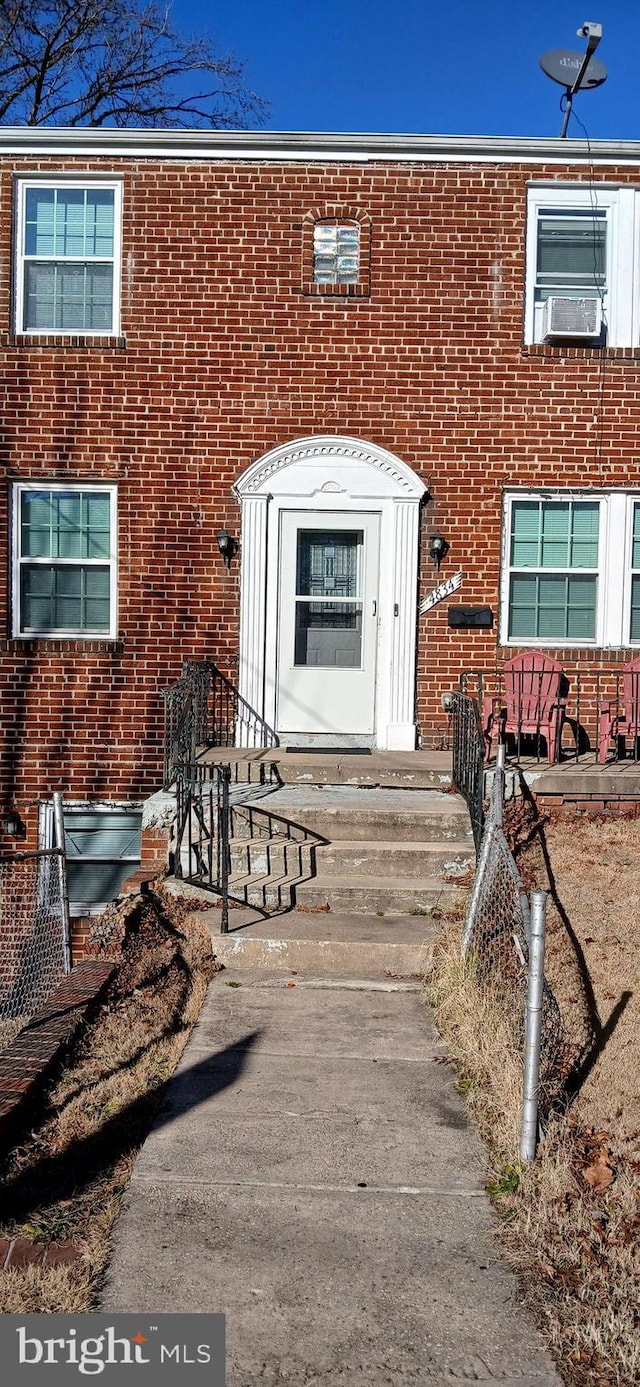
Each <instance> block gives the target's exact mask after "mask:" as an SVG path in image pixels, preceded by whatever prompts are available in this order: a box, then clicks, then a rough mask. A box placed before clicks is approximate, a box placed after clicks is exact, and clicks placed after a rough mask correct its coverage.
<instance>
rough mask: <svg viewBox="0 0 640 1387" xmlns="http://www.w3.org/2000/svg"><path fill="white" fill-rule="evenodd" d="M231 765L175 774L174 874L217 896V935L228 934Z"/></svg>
mask: <svg viewBox="0 0 640 1387" xmlns="http://www.w3.org/2000/svg"><path fill="white" fill-rule="evenodd" d="M230 785H231V766H230V765H218V764H216V763H209V764H206V765H200V766H197V767H196V768H195V774H194V775H193V776H191V777H190V776H187V775H184V774H182V772H180V771H178V773H177V775H176V809H177V812H176V837H175V847H174V859H173V875H174V876H175V877H178V878H180V879H183V880H185V881H188V882H190V883H191V884H192V885H194V886H203V887H205V889H206V890H209V891H215V892H216V894H217V895H219V897H220V911H221V914H220V932H221V934H228V932H229V872H230V862H231V847H230V838H231V831H230V825H231V813H230V808H229V789H230Z"/></svg>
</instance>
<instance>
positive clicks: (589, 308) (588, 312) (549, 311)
mask: <svg viewBox="0 0 640 1387" xmlns="http://www.w3.org/2000/svg"><path fill="white" fill-rule="evenodd" d="M601 328H602V300H601V299H600V298H599V297H598V296H597V295H596V294H593V295H591V296H590V297H589V298H583V299H569V298H564V297H562V296H561V295H559V294H551V295H550V296H549V298H548V299H546V300H545V303H544V307H543V312H542V338H543V341H544V342H553V341H554V339H555V338H556V337H563V338H565V339H566V338H568V337H572V338H576V339H578V340H582V339H584V338H589V337H599V336H600V331H601Z"/></svg>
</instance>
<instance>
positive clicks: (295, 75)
mask: <svg viewBox="0 0 640 1387" xmlns="http://www.w3.org/2000/svg"><path fill="white" fill-rule="evenodd" d="M173 18H174V21H175V22H176V24H177V25H178V26H179V27H180V28H181V29H182V30H192V31H197V30H206V31H207V32H209V33H210V34H211V35H212V36H213V37H214V38H215V40H216V42H217V45H218V48H219V50H225V51H229V50H231V51H233V52H234V53H235V55H236V57H238V58H242V59H244V60H245V63H246V68H245V75H246V80H247V84H248V85H249V86H251V87H253V88H254V90H256V91H257V92H259V94H260V95H261V96H263V97H265V98H266V99H267V100H269V101H270V103H271V111H270V115H269V119H268V122H267V128H268V129H272V130H309V131H313V130H327V131H330V130H345V131H363V132H366V131H369V132H387V133H398V134H453V135H456V134H460V135H462V134H473V135H533V136H555V135H558V134H559V132H560V127H561V124H562V117H561V114H560V111H559V106H558V103H559V100H560V97H561V95H562V88H561V87H559V86H557V85H556V84H555V83H553V82H551V81H550V80H549V78H547V77H545V76H544V74H543V73H542V72H541V70H540V68H539V66H538V58H539V56H540V54H541V53H543V52H544V51H545V50H547V49H553V48H568V49H575V50H581V49H584V47H585V43H584V40H583V39H578V38H577V36H576V30H577V29H578V27H579V26H580V25H581V24H582V23H584V21H586V20H597V21H599V22H600V23H601V24H602V26H603V30H604V33H603V39H602V42H601V44H600V48H599V50H598V55H597V56H598V58H599V59H600V60H601V61H602V62H604V64H605V66H606V67H607V69H608V72H609V77H608V81H607V82H606V83H605V85H604V86H603V87H601V88H599V89H598V90H597V91H593V92H587V93H584V94H583V95H582V96H579V97H576V101H575V110H576V112H577V114H578V115H579V116H580V119H581V120H582V121H583V122H584V124H585V126H586V128H587V130H588V132H589V135H590V137H591V138H593V139H640V81H639V74H640V23H639V22H638V20H639V15H638V7H637V0H604V3H601V0H597V3H593V4H592V3H591V0H589V5H587V3H586V0H571V3H567V0H531V3H530V4H527V3H523V0H488V3H487V4H486V5H482V4H476V3H472V2H471V0H442V3H439V4H437V5H436V4H434V3H432V0H395V3H393V0H387V3H385V4H382V3H381V0H239V2H238V0H236V3H232V0H218V2H217V3H216V4H214V5H211V3H210V2H209V3H207V0H173ZM569 134H570V135H571V134H573V135H575V136H576V137H582V135H583V132H582V131H581V129H580V127H579V126H578V125H577V123H576V122H574V121H572V123H571V126H570V128H569Z"/></svg>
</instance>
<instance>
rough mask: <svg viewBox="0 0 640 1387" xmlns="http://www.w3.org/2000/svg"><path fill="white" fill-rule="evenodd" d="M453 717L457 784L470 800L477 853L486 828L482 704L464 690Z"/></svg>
mask: <svg viewBox="0 0 640 1387" xmlns="http://www.w3.org/2000/svg"><path fill="white" fill-rule="evenodd" d="M451 702H452V715H453V771H452V775H453V783H454V785H455V788H456V790H459V791H460V794H461V795H462V796H463V798H464V799H465V800H466V802H467V805H468V808H469V815H470V818H471V828H472V831H473V841H474V843H475V846H476V853H477V852H478V850H479V847H480V840H481V838H482V830H483V828H484V750H485V742H484V736H483V732H482V721H481V718H480V707H479V704H478V700H477V699H476V698H474V697H473V695H472V694H469V693H466V692H465V691H464V690H463V689H459V690H456V691H455V692H454V693H453V694H452V695H451Z"/></svg>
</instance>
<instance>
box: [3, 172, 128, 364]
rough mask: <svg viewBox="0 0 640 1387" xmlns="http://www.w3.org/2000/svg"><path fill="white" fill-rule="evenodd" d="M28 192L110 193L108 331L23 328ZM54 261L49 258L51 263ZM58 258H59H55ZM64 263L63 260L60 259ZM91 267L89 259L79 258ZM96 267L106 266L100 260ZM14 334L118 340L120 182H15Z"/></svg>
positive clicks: (98, 180)
mask: <svg viewBox="0 0 640 1387" xmlns="http://www.w3.org/2000/svg"><path fill="white" fill-rule="evenodd" d="M31 188H65V189H66V188H80V189H82V190H87V191H89V190H92V189H94V188H101V189H104V188H108V189H110V190H111V191H112V192H113V195H114V196H113V305H112V308H113V314H112V323H111V327H110V328H85V327H83V328H78V329H73V328H67V327H65V328H56V327H47V328H28V327H25V325H24V263H25V257H24V234H25V205H26V195H27V191H28V190H29V189H31ZM54 258H55V257H52V259H54ZM59 258H60V257H59ZM62 259H64V257H62ZM81 259H82V260H83V261H86V262H87V263H90V262H91V263H93V261H92V260H91V257H86V256H85V257H81ZM99 263H110V261H109V262H107V261H104V262H103V261H102V260H100V262H99ZM14 267H15V273H14V305H13V309H14V312H13V317H14V332H16V333H17V334H19V335H20V336H21V337H119V336H120V298H121V287H122V180H121V179H113V178H112V179H104V178H65V176H64V174H62V175H61V176H59V177H58V176H56V177H54V178H51V177H47V178H19V179H17V216H16V234H15V244H14Z"/></svg>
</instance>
